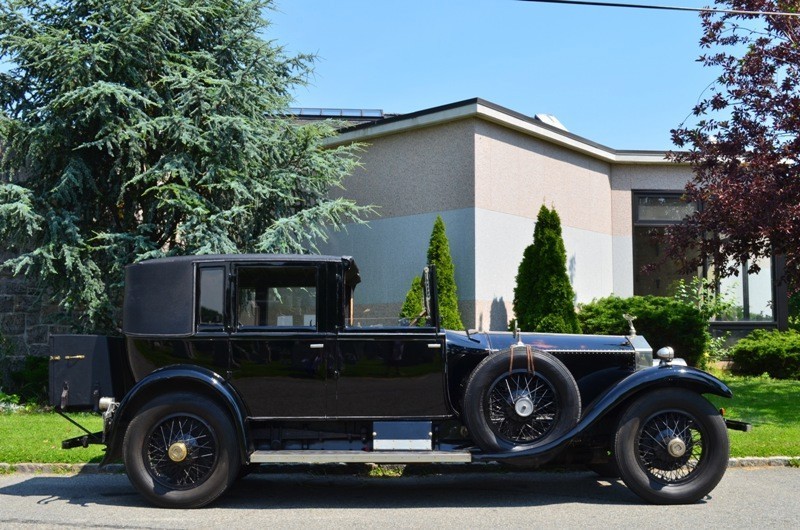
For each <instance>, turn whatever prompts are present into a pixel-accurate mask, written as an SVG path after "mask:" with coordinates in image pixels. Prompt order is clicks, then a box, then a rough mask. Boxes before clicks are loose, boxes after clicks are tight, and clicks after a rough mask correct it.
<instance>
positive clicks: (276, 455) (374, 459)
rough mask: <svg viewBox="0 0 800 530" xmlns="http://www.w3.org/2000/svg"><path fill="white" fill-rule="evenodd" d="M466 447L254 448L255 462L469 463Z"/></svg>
mask: <svg viewBox="0 0 800 530" xmlns="http://www.w3.org/2000/svg"><path fill="white" fill-rule="evenodd" d="M468 462H472V454H471V453H468V452H466V451H254V452H253V453H251V454H250V463H251V464H355V463H364V464H367V463H368V464H430V463H468Z"/></svg>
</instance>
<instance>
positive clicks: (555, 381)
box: [462, 347, 581, 452]
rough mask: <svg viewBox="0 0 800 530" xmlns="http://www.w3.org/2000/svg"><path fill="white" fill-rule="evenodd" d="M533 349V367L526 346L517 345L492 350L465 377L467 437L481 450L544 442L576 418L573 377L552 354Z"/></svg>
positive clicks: (577, 398)
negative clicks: (529, 366)
mask: <svg viewBox="0 0 800 530" xmlns="http://www.w3.org/2000/svg"><path fill="white" fill-rule="evenodd" d="M532 353H533V371H530V370H529V369H528V356H527V353H526V350H525V348H522V347H518V348H514V349H512V350H505V351H502V352H499V353H496V354H494V355H490V356H489V357H487V358H486V359H484V360H483V361H481V363H480V364H478V366H477V367H476V368H475V370H474V371H473V372H472V374H471V375H470V377H469V380H468V381H467V387H466V390H465V392H464V410H463V411H462V415H463V418H464V423H465V424H466V427H467V429H468V430H469V434H470V437H471V438H472V440H473V441H474V442H475V443H476V444H477V445H478V447H480V448H481V449H483V450H484V451H492V452H498V451H500V452H504V451H512V450H516V449H530V448H533V447H536V446H538V445H543V444H545V443H548V442H550V441H552V440H555V439H556V438H558V437H560V436H562V435H563V434H565V433H566V432H567V431H569V430H570V429H571V428H572V427H574V426H575V424H577V422H578V420H579V419H580V416H581V397H580V393H579V392H578V384H577V383H576V382H575V378H574V377H572V374H571V373H570V372H569V370H567V368H566V366H564V364H563V363H561V361H559V360H558V359H556V358H555V357H553V356H552V355H551V354H549V353H546V352H543V351H539V350H533V352H532ZM512 356H513V361H512V359H511V357H512Z"/></svg>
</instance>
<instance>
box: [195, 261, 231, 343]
mask: <svg viewBox="0 0 800 530" xmlns="http://www.w3.org/2000/svg"><path fill="white" fill-rule="evenodd" d="M197 276H198V280H197V286H198V289H199V291H200V292H199V296H198V297H197V300H198V302H197V325H198V327H202V328H205V329H209V328H211V329H217V328H221V327H222V325H223V323H224V321H223V319H224V313H225V283H224V282H225V269H224V268H222V267H207V268H201V269H198V271H197Z"/></svg>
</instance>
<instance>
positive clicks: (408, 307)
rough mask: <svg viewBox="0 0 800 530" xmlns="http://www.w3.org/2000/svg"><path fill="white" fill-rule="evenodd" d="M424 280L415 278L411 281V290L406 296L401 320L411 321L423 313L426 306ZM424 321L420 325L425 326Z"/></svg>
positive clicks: (401, 311) (401, 310)
mask: <svg viewBox="0 0 800 530" xmlns="http://www.w3.org/2000/svg"><path fill="white" fill-rule="evenodd" d="M422 296H423V293H422V278H420V277H419V276H414V279H413V280H411V289H409V290H408V294H406V300H405V302H403V307H402V308H401V309H400V318H404V319H408V320H409V321H412V320H414V319H415V318H417V317H418V316H419V315H420V314H421V313H422V309H423V306H424V304H423V303H422ZM424 323H425V321H424V320H422V319H420V322H417V324H418V325H423V324H424Z"/></svg>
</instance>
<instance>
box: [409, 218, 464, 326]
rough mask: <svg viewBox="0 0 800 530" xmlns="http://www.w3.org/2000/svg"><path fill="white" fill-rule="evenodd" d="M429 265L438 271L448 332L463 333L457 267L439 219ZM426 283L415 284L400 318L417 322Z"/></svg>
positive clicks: (441, 311)
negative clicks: (423, 287)
mask: <svg viewBox="0 0 800 530" xmlns="http://www.w3.org/2000/svg"><path fill="white" fill-rule="evenodd" d="M428 263H430V264H431V265H433V266H434V267H435V268H436V292H437V293H438V295H439V316H440V318H441V324H442V327H443V328H446V329H463V328H464V324H462V323H461V315H460V314H459V312H458V292H457V289H456V278H455V266H454V265H453V260H452V258H451V257H450V243H449V242H448V241H447V233H446V232H445V226H444V221H442V218H441V216H438V215H437V216H436V221H435V222H434V223H433V231H432V232H431V239H430V243H429V244H428ZM422 296H423V292H422V279H421V278H420V277H419V276H417V277H415V278H414V280H413V281H412V282H411V289H409V290H408V294H407V295H406V300H405V302H404V303H403V308H402V309H401V310H400V318H409V319H413V318H416V316H417V315H419V314H420V313H421V312H422V309H423V307H424V304H423V303H422Z"/></svg>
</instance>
